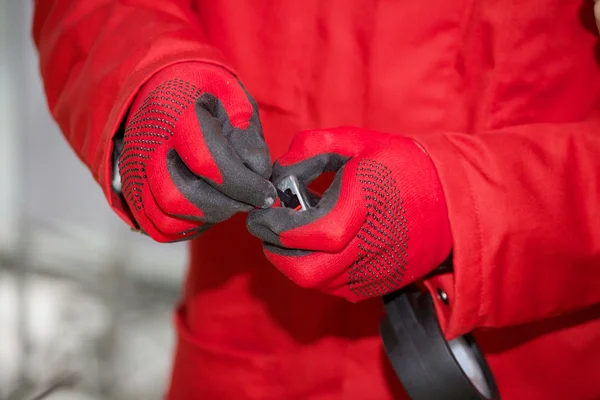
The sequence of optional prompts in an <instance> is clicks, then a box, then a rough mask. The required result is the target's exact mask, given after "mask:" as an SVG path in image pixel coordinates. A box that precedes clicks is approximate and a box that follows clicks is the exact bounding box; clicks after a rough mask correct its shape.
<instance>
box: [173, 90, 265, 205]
mask: <svg viewBox="0 0 600 400" xmlns="http://www.w3.org/2000/svg"><path fill="white" fill-rule="evenodd" d="M219 104H220V102H219V100H218V99H216V98H215V97H214V96H212V95H209V94H203V95H202V96H201V97H200V98H199V99H198V101H197V104H196V116H197V120H195V121H192V119H191V118H189V117H188V118H185V116H184V118H182V121H181V123H182V128H183V129H182V130H181V131H180V134H176V135H175V137H174V140H175V146H174V147H175V149H176V150H177V153H178V154H179V156H180V157H181V159H182V160H183V162H184V163H185V164H186V165H187V167H188V168H189V169H190V170H191V171H192V172H193V173H194V174H196V175H198V176H200V177H203V178H205V180H206V181H207V182H208V183H209V184H210V185H211V186H213V187H214V188H215V189H217V190H218V191H219V192H221V193H223V194H224V195H225V196H227V197H230V198H232V199H234V200H237V201H239V202H242V203H245V204H249V205H252V206H254V207H268V206H270V205H271V204H273V201H274V200H275V197H276V191H275V188H274V187H273V185H272V184H271V183H270V182H269V181H268V180H267V179H265V178H264V177H262V176H260V175H259V174H257V173H256V172H254V171H252V170H250V169H249V168H248V167H247V166H246V165H244V163H243V161H242V159H241V158H240V157H239V156H238V155H237V154H236V152H235V151H234V150H233V148H232V147H231V146H230V144H229V142H228V141H227V139H226V138H225V136H223V131H222V129H223V123H222V122H221V121H220V120H219V119H218V118H217V117H215V114H216V111H215V110H216V109H217V108H218V107H222V106H220V105H219ZM198 124H199V125H198ZM198 126H199V127H200V129H198ZM195 132H199V133H197V134H195ZM200 135H201V136H200ZM199 136H200V137H199ZM269 162H270V161H269Z"/></svg>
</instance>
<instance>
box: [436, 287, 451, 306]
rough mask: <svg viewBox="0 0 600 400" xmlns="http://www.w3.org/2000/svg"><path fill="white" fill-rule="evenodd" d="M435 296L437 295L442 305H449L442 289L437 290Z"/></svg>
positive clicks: (446, 295)
mask: <svg viewBox="0 0 600 400" xmlns="http://www.w3.org/2000/svg"><path fill="white" fill-rule="evenodd" d="M437 295H438V299H440V300H441V301H442V303H444V304H446V305H448V303H449V301H448V294H446V292H444V291H443V290H442V289H440V288H438V289H437Z"/></svg>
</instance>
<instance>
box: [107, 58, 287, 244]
mask: <svg viewBox="0 0 600 400" xmlns="http://www.w3.org/2000/svg"><path fill="white" fill-rule="evenodd" d="M119 172H120V175H121V184H122V193H123V195H124V197H125V199H126V201H127V203H128V205H129V207H130V208H131V211H132V212H133V216H134V218H135V220H136V221H137V223H138V224H139V225H140V228H141V230H142V231H143V232H145V233H146V234H148V235H149V236H151V237H152V238H153V239H155V240H157V241H159V242H170V241H176V240H181V239H187V238H191V237H194V236H196V235H197V234H199V233H201V232H202V231H204V230H206V229H207V228H208V227H210V226H211V225H212V224H215V223H218V222H221V221H224V220H226V219H227V218H229V217H231V216H232V215H233V214H235V213H237V212H242V211H250V210H251V209H253V208H255V207H259V208H260V207H269V206H271V205H272V204H273V202H274V201H275V199H276V196H277V194H276V191H275V188H274V187H273V185H272V184H271V183H270V182H269V181H268V178H269V177H270V175H271V158H270V155H269V151H268V149H267V145H266V144H265V141H264V138H263V133H262V128H261V125H260V122H259V119H258V108H257V106H256V103H255V102H254V100H253V99H252V98H251V97H250V96H249V94H248V93H247V92H246V91H245V89H244V88H243V87H242V85H241V84H240V82H238V80H237V79H236V77H234V76H233V75H232V74H231V73H229V72H228V71H227V70H225V69H223V68H220V67H218V66H214V65H211V64H205V63H199V62H188V63H181V64H176V65H173V66H171V67H168V68H166V69H164V70H162V71H161V72H159V73H157V74H156V75H155V76H153V77H152V78H151V79H150V80H149V81H148V82H147V83H146V84H145V85H144V86H143V87H142V89H141V90H140V92H139V94H138V95H137V97H136V99H135V101H134V102H133V104H132V107H131V111H130V113H129V118H128V120H127V123H126V128H125V134H124V141H123V150H122V152H121V155H120V158H119Z"/></svg>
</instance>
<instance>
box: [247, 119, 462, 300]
mask: <svg viewBox="0 0 600 400" xmlns="http://www.w3.org/2000/svg"><path fill="white" fill-rule="evenodd" d="M328 171H337V174H336V175H335V179H334V180H333V183H332V184H331V186H330V187H329V189H327V191H326V192H325V193H324V194H323V197H322V198H321V200H320V202H319V203H318V205H317V206H316V207H314V208H311V209H308V210H306V211H300V212H298V211H294V210H292V209H289V208H282V207H273V208H270V209H264V210H257V211H253V212H251V213H250V215H249V217H248V220H247V224H248V228H249V229H250V232H252V233H253V234H254V235H255V236H257V237H259V238H260V239H262V240H263V241H264V250H265V253H266V255H267V257H268V259H269V260H270V261H271V262H272V263H273V264H274V265H275V266H277V268H279V269H280V270H281V271H282V272H283V273H284V274H286V275H287V276H288V277H289V278H290V279H292V280H293V281H294V282H296V283H297V284H298V285H300V286H302V287H309V288H316V289H318V290H321V291H323V292H325V293H329V294H333V295H336V296H341V297H344V298H346V299H348V300H350V301H358V300H361V299H364V298H367V297H371V296H381V295H384V294H387V293H391V292H394V291H396V290H398V289H400V288H402V287H403V286H405V285H407V284H409V283H411V282H414V281H415V280H417V279H419V278H422V277H423V276H425V275H426V274H428V273H429V272H431V271H433V270H434V269H435V268H436V267H437V266H439V265H440V264H441V263H442V262H443V261H444V260H445V259H446V258H447V257H448V255H449V254H450V250H451V235H450V227H449V221H448V211H447V208H446V201H445V199H444V194H443V192H442V188H441V184H440V181H439V178H438V175H437V172H436V170H435V167H434V165H433V163H432V161H431V160H430V158H429V156H428V155H427V154H426V153H425V151H424V150H423V149H422V148H421V147H420V146H418V145H417V144H416V143H415V142H414V141H413V140H411V139H408V138H406V137H402V136H396V135H390V134H383V133H379V132H374V131H370V130H366V129H359V128H336V129H330V130H320V131H309V132H303V133H301V134H299V135H298V136H296V137H295V138H294V141H293V142H292V144H291V147H290V149H289V151H288V153H286V154H285V155H284V156H283V157H281V159H279V160H277V162H276V163H275V165H274V167H273V178H272V180H273V182H275V183H277V182H278V181H279V180H281V179H282V178H284V177H286V176H289V175H296V176H297V177H298V179H299V180H300V181H301V182H304V183H308V182H311V181H312V180H314V179H315V178H316V177H317V176H319V175H321V174H322V173H323V172H328Z"/></svg>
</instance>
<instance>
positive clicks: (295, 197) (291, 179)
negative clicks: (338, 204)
mask: <svg viewBox="0 0 600 400" xmlns="http://www.w3.org/2000/svg"><path fill="white" fill-rule="evenodd" d="M276 188H277V193H278V195H279V199H280V200H281V203H282V204H283V206H284V207H286V208H293V209H297V211H306V210H308V209H309V208H312V207H314V206H315V205H316V204H317V203H318V202H319V196H318V195H317V194H316V193H314V192H311V191H310V190H308V189H307V188H306V186H304V185H303V184H302V183H300V181H298V178H297V177H296V176H294V175H290V176H287V177H285V178H284V179H282V180H280V181H279V182H277V186H276Z"/></svg>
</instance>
